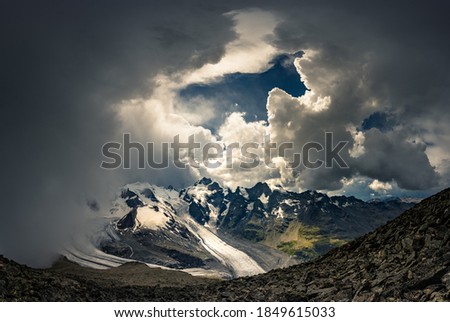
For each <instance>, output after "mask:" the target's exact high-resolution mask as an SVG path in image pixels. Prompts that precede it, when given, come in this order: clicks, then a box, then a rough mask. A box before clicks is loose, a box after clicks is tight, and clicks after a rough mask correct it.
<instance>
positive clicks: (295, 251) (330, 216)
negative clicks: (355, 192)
mask: <svg viewBox="0 0 450 322" xmlns="http://www.w3.org/2000/svg"><path fill="white" fill-rule="evenodd" d="M412 205H413V204H412V203H404V202H402V201H401V200H388V201H376V202H364V201H362V200H359V199H356V198H354V197H344V196H333V197H328V196H327V195H326V194H321V193H318V192H315V191H306V192H303V193H295V192H289V191H286V190H283V189H281V188H280V189H273V190H272V189H271V188H270V187H269V186H268V185H267V184H265V183H258V184H256V185H255V186H254V187H252V188H237V189H236V190H235V191H232V190H230V189H229V188H224V187H222V186H221V185H219V184H218V183H217V182H214V181H212V180H211V179H208V178H203V179H201V180H199V181H197V182H196V183H195V184H194V185H192V186H190V187H187V188H186V189H183V190H181V191H177V190H174V189H172V188H168V189H165V188H161V187H157V186H154V185H151V184H148V183H135V184H128V185H126V186H125V187H123V189H122V192H121V194H120V196H118V198H117V199H116V200H115V201H114V203H113V207H112V208H111V211H110V213H109V214H107V215H105V217H103V219H102V220H99V222H98V223H97V225H98V228H97V230H95V231H96V232H95V233H94V234H93V235H90V236H85V237H84V240H83V242H79V243H78V244H76V243H75V245H76V246H72V248H71V249H70V251H69V250H68V251H67V254H66V256H67V255H69V256H68V257H70V258H71V259H72V260H75V261H77V262H79V263H81V264H82V265H85V266H92V267H102V266H103V267H106V266H117V265H119V264H120V263H123V262H125V261H130V260H136V261H141V262H144V263H147V264H148V265H149V266H155V267H165V268H170V269H180V270H185V271H187V272H190V273H192V274H197V275H212V276H218V277H225V278H230V277H236V276H247V275H255V274H259V273H263V272H265V271H268V270H271V269H274V268H279V267H284V266H289V265H292V264H295V263H298V262H301V261H305V260H310V259H312V258H315V257H316V256H318V255H320V254H323V253H325V252H327V251H328V250H330V249H331V248H334V247H336V246H339V245H342V244H343V243H346V242H347V241H349V240H352V239H354V238H356V237H358V236H360V235H363V234H364V233H367V232H369V231H371V230H373V229H375V228H377V227H378V226H380V225H382V224H384V223H385V222H387V221H388V220H390V219H393V218H395V217H396V216H397V215H399V214H400V213H401V212H402V211H404V210H406V209H408V208H409V207H411V206H412ZM86 245H87V246H86Z"/></svg>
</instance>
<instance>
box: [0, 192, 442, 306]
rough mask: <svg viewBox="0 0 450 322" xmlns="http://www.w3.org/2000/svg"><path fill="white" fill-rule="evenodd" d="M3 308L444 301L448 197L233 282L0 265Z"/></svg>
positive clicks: (139, 271)
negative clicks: (296, 261) (306, 257)
mask: <svg viewBox="0 0 450 322" xmlns="http://www.w3.org/2000/svg"><path fill="white" fill-rule="evenodd" d="M61 263H62V264H61ZM0 300H6V301H448V300H450V189H446V190H444V191H442V192H440V193H438V194H437V195H435V196H432V197H430V198H428V199H425V200H424V201H422V202H421V203H420V204H418V205H416V206H415V207H413V208H412V209H410V210H407V211H406V212H404V213H403V214H402V215H401V216H399V217H398V218H396V219H394V220H392V221H391V222H389V223H388V224H386V225H385V226H383V227H381V228H379V229H377V230H375V231H374V232H372V233H369V234H367V235H365V236H363V237H361V238H359V239H357V240H355V241H353V242H350V243H348V244H346V245H344V246H342V247H339V248H337V249H334V250H332V251H330V252H329V253H327V254H326V255H324V256H322V257H321V258H319V259H318V260H315V261H313V262H309V263H305V264H301V265H296V266H291V267H289V268H286V269H277V270H273V271H270V272H269V273H266V274H262V275H257V276H252V277H246V278H239V279H235V280H230V281H213V280H207V279H201V278H194V277H191V276H189V275H187V274H185V273H182V272H176V271H162V270H155V269H150V268H147V267H145V266H143V265H142V264H132V265H130V264H126V265H125V266H122V267H120V268H118V269H114V270H109V271H96V270H92V269H86V268H81V267H79V266H74V265H73V264H69V263H65V262H60V263H59V264H58V265H56V266H55V267H53V268H52V269H46V270H37V269H31V268H28V267H26V266H23V265H19V264H17V263H15V262H12V261H9V260H7V259H5V258H3V257H1V258H0Z"/></svg>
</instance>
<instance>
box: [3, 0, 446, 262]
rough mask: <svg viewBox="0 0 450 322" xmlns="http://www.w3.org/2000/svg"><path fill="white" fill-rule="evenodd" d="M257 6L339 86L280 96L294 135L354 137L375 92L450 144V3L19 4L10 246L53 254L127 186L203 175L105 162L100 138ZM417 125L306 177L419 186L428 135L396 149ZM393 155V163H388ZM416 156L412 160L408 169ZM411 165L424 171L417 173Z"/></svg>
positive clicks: (317, 77)
mask: <svg viewBox="0 0 450 322" xmlns="http://www.w3.org/2000/svg"><path fill="white" fill-rule="evenodd" d="M253 7H259V8H262V9H264V10H268V11H273V12H275V13H276V14H277V15H278V17H280V19H281V20H282V21H283V22H282V23H281V24H280V25H279V26H278V28H277V29H276V35H275V37H274V38H273V39H271V41H272V42H273V43H274V44H275V45H276V46H277V47H278V48H279V50H280V52H296V51H298V50H310V49H313V50H317V51H318V52H319V53H318V55H317V56H316V57H315V58H314V60H312V61H311V62H310V63H307V64H306V67H305V71H306V72H308V76H309V77H310V81H311V82H312V83H314V84H319V85H321V84H323V85H324V86H323V88H322V89H323V91H324V92H323V94H324V95H331V96H333V101H332V104H331V106H330V109H329V111H327V113H323V114H316V115H313V116H311V118H308V119H306V118H305V116H304V115H303V114H301V113H300V114H298V115H297V114H296V113H292V110H289V104H290V103H289V102H287V100H286V98H285V97H284V96H283V95H281V94H280V97H279V101H281V102H283V105H282V106H279V107H277V115H276V118H274V119H273V120H272V121H273V126H274V127H275V126H279V128H280V129H281V130H283V131H285V132H287V131H288V130H289V131H290V129H289V128H288V127H287V124H288V123H289V121H291V120H292V119H293V118H295V119H294V120H295V123H297V122H298V123H300V122H301V121H302V118H305V120H306V121H304V122H301V125H302V127H301V128H297V129H292V133H294V134H295V137H296V138H298V140H300V141H301V140H304V139H305V140H306V139H316V140H317V141H319V142H321V141H322V139H321V138H322V137H323V131H325V130H332V131H333V132H335V133H336V140H341V139H347V140H351V136H350V134H349V132H347V131H346V130H345V129H344V125H346V124H347V123H349V122H350V123H352V124H355V125H356V126H359V125H360V124H362V122H363V120H364V119H366V118H368V117H369V116H370V115H371V114H372V113H373V112H375V111H374V110H371V109H370V108H369V107H367V106H366V105H365V104H366V103H367V101H368V100H369V99H376V98H380V99H385V100H386V102H382V103H383V104H384V103H386V104H384V105H383V107H387V108H389V109H390V111H392V112H395V113H396V116H398V117H399V118H401V120H402V123H408V124H411V127H413V126H414V127H416V129H414V130H411V132H412V133H416V132H420V129H421V126H422V125H421V124H423V123H424V122H425V121H428V122H431V123H432V124H433V125H436V126H437V125H439V124H440V125H441V127H436V131H432V130H430V129H428V130H429V131H428V133H429V136H430V139H431V140H429V141H430V142H431V143H433V144H437V142H436V141H437V140H438V139H440V140H441V142H440V143H441V145H442V142H445V137H447V135H448V134H450V133H448V124H449V122H450V117H449V113H448V102H449V95H450V92H449V91H448V88H449V85H450V80H449V77H450V74H449V73H448V70H449V58H448V57H450V48H449V47H450V43H449V42H448V41H447V39H446V38H447V37H446V31H447V30H449V26H448V19H447V17H446V14H447V12H448V5H447V4H446V3H445V2H433V1H431V2H430V1H427V2H426V3H423V2H420V3H419V4H416V3H411V2H403V3H401V2H395V3H392V2H387V1H385V2H383V1H377V2H373V3H371V4H368V3H366V2H365V3H362V2H360V1H339V2H338V1H276V2H275V1H236V3H233V2H227V3H226V4H220V3H219V2H217V1H214V2H213V1H206V0H204V1H170V2H168V1H131V2H118V1H95V2H93V1H72V2H68V1H15V2H12V1H11V2H9V3H7V4H3V5H2V10H1V13H0V35H1V38H0V39H1V40H2V50H1V52H0V65H1V76H0V88H1V95H0V104H1V117H0V122H1V132H2V142H3V146H2V155H1V167H0V169H1V170H0V171H1V173H2V175H1V179H2V184H1V191H0V195H1V205H2V213H1V215H0V218H1V224H0V253H3V254H5V255H6V256H9V257H12V258H13V259H16V260H19V261H21V262H26V263H28V264H32V265H46V264H48V263H49V261H50V260H51V258H52V256H53V255H54V254H56V253H57V252H58V251H59V250H60V249H61V247H62V245H63V242H64V241H65V240H66V239H67V236H69V235H70V234H71V233H72V232H73V230H75V229H76V228H77V227H78V226H79V222H80V218H82V217H83V216H84V215H85V214H89V213H92V210H97V209H100V211H101V210H102V200H104V199H106V198H107V196H108V195H109V194H110V193H111V192H112V191H116V189H117V187H119V186H120V185H122V184H124V183H128V182H132V181H136V180H148V181H151V182H152V183H157V184H169V183H171V184H178V185H184V184H186V183H191V181H193V180H192V177H191V174H190V173H189V172H187V171H181V170H178V171H171V172H165V173H154V172H150V173H149V172H135V171H130V172H126V171H115V172H107V171H102V170H101V169H100V168H99V164H100V161H101V154H100V147H101V146H102V144H104V143H105V142H107V141H110V140H113V139H115V138H118V136H119V137H120V135H121V133H118V129H120V126H121V124H120V123H119V120H118V119H117V113H116V110H115V108H114V106H115V105H116V104H117V103H120V102H121V101H122V100H126V99H130V98H136V97H138V98H139V97H148V96H149V95H150V94H151V92H152V89H153V85H154V84H153V83H152V81H153V77H154V76H155V75H157V74H165V75H169V76H170V75H171V74H172V73H174V74H176V73H178V72H180V71H183V70H192V69H194V68H196V67H200V66H202V65H203V64H205V63H208V62H217V61H218V60H219V59H220V58H221V57H222V55H223V54H224V47H225V45H226V44H227V43H228V42H230V41H231V40H232V39H233V38H234V37H236V34H235V33H234V32H233V29H232V27H233V21H232V20H231V19H230V18H229V17H226V16H224V15H223V13H226V12H229V11H230V10H238V9H242V8H253ZM333 77H336V82H335V83H333V82H332V81H330V80H332V79H333ZM361 83H363V84H364V86H363V87H361V86H359V85H360V84H361ZM274 94H275V93H274ZM338 94H339V95H338ZM272 98H273V99H274V97H272ZM130 113H132V111H130ZM136 113H139V111H136ZM136 118H139V115H137V117H136ZM148 126H149V127H151V126H152V124H151V123H150V124H149V125H148ZM423 126H425V125H423ZM407 129H408V128H403V129H402V130H401V131H403V132H401V133H402V135H400V133H399V132H394V131H387V132H386V133H382V134H380V133H378V132H376V130H375V129H371V130H370V131H368V134H367V137H366V143H367V147H366V154H365V155H363V156H361V157H360V158H361V159H356V160H354V162H353V163H352V166H353V168H352V169H351V170H342V169H341V170H339V169H336V170H335V171H333V170H330V169H326V170H323V172H320V171H317V172H314V173H313V172H311V173H310V174H303V173H302V176H304V178H303V179H302V180H303V183H305V184H307V185H309V188H318V187H320V188H323V189H326V188H329V189H330V188H332V189H335V188H338V187H339V185H340V179H341V178H342V177H344V176H351V175H355V174H358V173H364V174H366V175H368V176H373V177H377V178H380V180H389V179H391V178H392V179H395V180H397V181H398V182H399V184H402V185H403V186H404V187H407V188H411V189H422V188H426V187H429V186H432V185H434V184H436V180H437V178H436V175H435V173H434V170H433V168H432V167H431V165H430V164H429V162H428V159H427V158H426V155H425V152H424V150H423V146H422V145H417V146H411V145H408V144H407V143H405V140H403V141H402V142H401V143H400V145H399V148H398V149H394V150H392V155H390V154H388V153H387V151H386V150H385V148H386V149H388V148H390V147H391V146H392V145H393V144H394V143H395V144H397V142H396V140H398V138H401V139H404V137H405V134H404V131H408V130H407ZM318 130H320V131H322V132H320V131H318ZM280 133H281V132H280ZM434 139H436V141H434ZM442 140H443V141H442ZM378 142H381V143H378ZM438 145H439V144H438ZM300 146H301V145H300ZM371 154H375V155H376V156H377V158H372V157H371ZM385 156H387V157H389V158H391V157H392V158H393V159H392V160H393V161H394V162H393V163H392V164H391V165H390V166H385V167H384V169H386V171H385V172H383V168H382V167H380V164H381V163H382V162H383V161H384V159H383V158H384V157H385ZM345 157H346V158H347V159H348V160H351V159H350V156H349V155H346V156H345ZM365 158H367V159H365ZM405 158H409V160H414V162H412V161H411V162H410V164H409V165H408V166H403V165H402V160H404V159H405ZM374 169H375V170H376V169H379V172H376V171H375V170H374ZM413 174H414V175H415V176H416V178H417V180H416V179H411V178H410V177H409V176H411V175H413ZM419 181H421V182H419Z"/></svg>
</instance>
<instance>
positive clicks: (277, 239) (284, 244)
mask: <svg viewBox="0 0 450 322" xmlns="http://www.w3.org/2000/svg"><path fill="white" fill-rule="evenodd" d="M270 242H271V243H272V244H275V246H276V248H277V249H279V250H281V251H283V252H285V253H287V254H289V255H292V256H294V255H295V256H297V257H299V258H304V259H312V258H314V257H317V256H318V255H319V254H322V253H325V252H326V251H328V250H329V249H331V248H335V247H338V246H341V245H343V244H345V243H346V242H347V241H346V240H342V239H339V238H336V237H335V236H333V235H327V234H323V233H321V231H320V228H319V227H315V226H307V225H304V224H302V223H293V224H292V225H291V226H290V227H289V228H288V229H287V230H286V232H285V233H284V234H281V235H279V236H272V238H271V240H270Z"/></svg>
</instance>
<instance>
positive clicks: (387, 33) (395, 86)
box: [274, 1, 450, 189]
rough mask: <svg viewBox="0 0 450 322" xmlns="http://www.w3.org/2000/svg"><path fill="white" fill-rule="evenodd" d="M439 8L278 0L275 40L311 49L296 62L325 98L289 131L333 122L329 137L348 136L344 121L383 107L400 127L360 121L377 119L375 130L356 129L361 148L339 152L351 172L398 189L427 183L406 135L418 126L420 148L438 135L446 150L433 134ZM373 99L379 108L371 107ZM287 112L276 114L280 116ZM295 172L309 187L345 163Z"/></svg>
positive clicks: (444, 54)
mask: <svg viewBox="0 0 450 322" xmlns="http://www.w3.org/2000/svg"><path fill="white" fill-rule="evenodd" d="M286 8H289V10H286ZM448 8H449V6H448V4H446V3H443V2H438V1H432V2H427V3H424V2H417V1H416V2H395V3H392V2H387V1H376V2H371V3H367V2H364V3H363V2H360V1H344V2H340V1H339V2H338V1H325V2H324V1H320V2H319V1H309V2H303V3H302V4H298V2H295V4H294V2H291V3H290V5H289V4H287V3H286V7H283V8H279V10H280V12H282V16H283V22H282V23H280V25H279V26H278V27H277V29H276V36H275V37H274V39H275V40H274V41H275V43H276V44H277V46H279V48H281V49H282V50H287V51H289V50H305V51H308V49H309V50H310V51H311V50H313V51H315V52H316V53H315V56H314V57H313V58H312V59H311V61H304V62H303V64H302V66H303V67H304V73H305V74H306V76H307V77H308V80H309V81H310V82H311V83H313V84H314V85H316V86H317V87H318V88H316V89H317V90H319V91H321V93H322V94H323V95H329V96H330V97H331V103H330V107H329V110H327V111H325V112H323V113H320V115H315V116H311V117H310V118H309V119H308V122H307V121H305V122H303V123H302V127H299V129H298V130H297V138H298V140H303V138H302V137H305V135H308V134H309V135H312V136H314V133H317V131H323V130H327V129H328V130H331V129H333V132H334V134H335V135H336V138H337V139H344V140H345V139H350V138H349V137H348V133H345V127H346V125H347V124H349V123H350V124H353V125H354V126H356V127H359V126H360V125H361V124H362V123H363V122H364V120H366V125H369V124H368V123H367V121H368V120H370V121H375V120H374V117H373V116H374V114H373V113H374V112H378V113H380V114H379V115H388V113H389V114H390V113H391V112H392V113H394V114H395V115H396V117H397V118H398V119H399V120H401V123H402V124H408V126H406V127H403V126H402V127H395V126H394V125H396V124H395V121H393V120H392V119H386V120H385V121H386V122H384V124H378V126H375V125H376V124H374V122H371V123H372V124H370V126H368V128H371V127H383V132H384V133H379V132H377V131H370V132H369V133H366V143H365V145H367V146H366V149H365V154H364V156H360V157H357V158H352V157H350V155H347V156H346V158H347V161H348V162H349V164H351V165H352V166H351V170H352V171H351V172H352V173H353V175H357V174H361V175H367V176H369V177H371V178H373V179H379V180H384V181H390V180H395V181H397V183H398V184H399V187H401V188H406V189H428V188H432V187H435V186H436V185H437V184H438V174H437V173H436V172H435V169H434V167H433V166H432V165H431V164H430V161H429V159H428V156H427V154H426V153H425V148H426V146H424V145H423V144H421V143H420V142H414V141H415V139H414V138H415V137H417V136H418V135H419V136H420V138H421V140H424V141H427V142H430V143H431V144H429V145H428V146H430V147H431V146H432V145H433V144H434V143H435V142H439V145H440V148H441V151H440V153H443V152H446V153H448V147H447V146H446V145H445V139H443V136H444V135H443V133H446V136H448V135H450V129H449V127H448V125H446V124H448V121H450V113H449V112H448V111H449V106H448V102H449V100H448V99H449V92H448V91H447V90H445V88H448V87H449V86H450V79H449V74H448V72H447V71H448V70H449V68H450V60H449V59H448V57H450V44H449V42H448V41H446V40H445V39H446V34H445V32H444V30H448V29H449V27H450V26H449V22H448V19H446V17H445V12H446V11H447V10H448ZM313 90H314V88H313ZM371 102H374V105H376V106H372V105H371ZM380 107H381V108H384V109H385V111H379V110H377V109H379V108H380ZM373 108H375V109H376V110H374V109H373ZM274 110H275V111H276V109H275V108H274ZM280 114H281V112H280ZM285 115H286V116H287V118H288V116H289V114H288V113H287V114H285ZM287 118H286V119H284V121H283V118H281V119H280V120H279V121H280V125H281V124H283V123H284V122H287ZM444 120H445V121H444ZM379 121H380V120H379ZM284 124H286V123H284ZM312 124H314V125H312ZM314 127H316V128H317V130H314ZM280 131H281V128H280ZM350 140H351V139H350ZM411 142H414V143H411ZM405 160H408V161H406V162H407V163H408V164H407V165H405V164H404V162H405ZM330 172H331V173H330ZM298 175H299V176H303V179H302V180H303V182H304V183H308V185H309V187H316V188H321V189H335V188H336V185H342V183H340V184H339V183H338V180H337V179H339V177H340V176H344V175H345V171H344V170H343V169H339V168H336V169H333V170H330V169H322V170H319V171H315V172H302V173H299V174H298ZM347 176H348V173H347ZM327 178H329V183H328V184H327V183H326V180H327ZM333 178H335V179H336V180H333Z"/></svg>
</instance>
